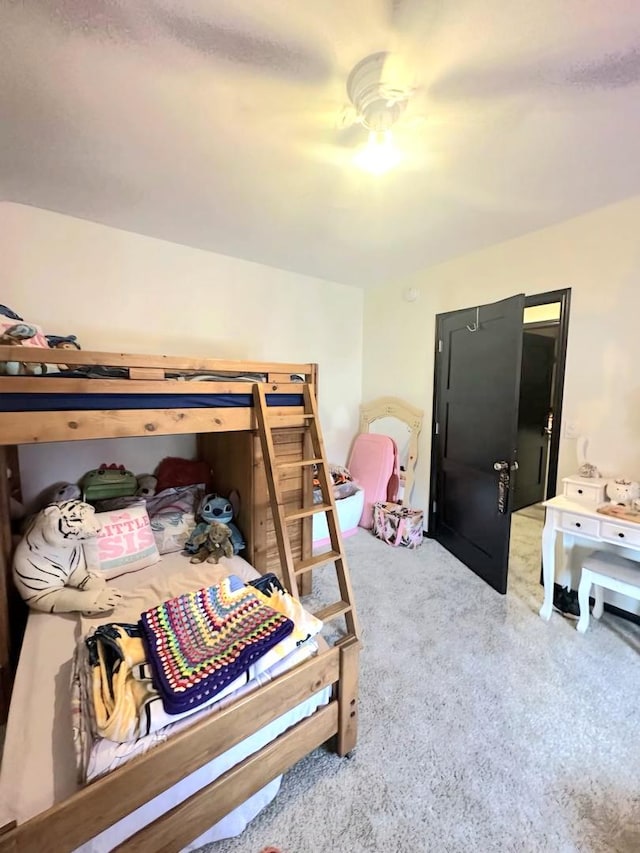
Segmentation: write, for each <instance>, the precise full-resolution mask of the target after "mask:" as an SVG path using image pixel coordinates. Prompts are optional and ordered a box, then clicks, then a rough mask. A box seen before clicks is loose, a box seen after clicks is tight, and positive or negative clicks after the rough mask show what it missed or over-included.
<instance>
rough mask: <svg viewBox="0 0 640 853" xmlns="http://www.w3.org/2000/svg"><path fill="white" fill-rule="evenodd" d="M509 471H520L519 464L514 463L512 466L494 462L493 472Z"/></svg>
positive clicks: (506, 463)
mask: <svg viewBox="0 0 640 853" xmlns="http://www.w3.org/2000/svg"><path fill="white" fill-rule="evenodd" d="M507 469H511V471H517V470H518V463H517V462H512V463H511V464H509V463H508V462H494V463H493V470H494V471H506V470H507Z"/></svg>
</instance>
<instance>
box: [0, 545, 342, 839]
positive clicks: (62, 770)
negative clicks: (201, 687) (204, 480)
mask: <svg viewBox="0 0 640 853" xmlns="http://www.w3.org/2000/svg"><path fill="white" fill-rule="evenodd" d="M227 574H235V575H237V576H238V577H239V578H241V579H242V580H243V581H245V582H247V581H250V580H253V579H254V578H256V577H258V573H257V572H256V571H255V570H254V569H253V568H252V567H251V566H250V565H249V563H247V562H246V561H245V560H243V559H242V558H241V557H232V558H229V559H227V558H223V559H222V560H221V561H220V565H219V566H215V565H211V564H207V563H203V564H201V565H192V564H191V563H189V561H188V560H187V559H186V558H185V557H184V556H182V555H181V554H168V555H165V556H164V557H163V558H162V559H161V561H160V562H159V563H157V564H156V565H154V566H150V567H148V568H146V569H143V570H142V571H140V572H136V573H134V574H129V575H124V576H122V577H120V578H117V579H115V580H113V581H110V583H111V584H113V585H115V586H119V587H121V588H122V589H123V590H125V591H126V593H127V595H126V612H125V614H124V615H125V618H129V619H130V618H131V617H130V614H131V613H132V612H135V611H136V609H137V607H139V606H141V602H142V600H143V599H144V601H147V600H148V595H149V590H151V591H152V595H153V596H154V597H156V598H157V601H158V602H160V601H162V600H165V599H166V598H169V597H171V596H172V595H175V594H176V589H178V590H179V591H180V592H189V591H192V590H196V589H200V588H202V587H204V586H209V585H211V584H214V583H217V582H219V581H220V580H221V579H222V577H224V576H225V575H227ZM142 590H144V595H142V593H140V594H139V591H142ZM138 612H140V610H138ZM93 621H94V619H93V618H87V617H82V618H80V617H79V614H68V615H62V614H48V613H39V612H31V613H30V614H29V619H28V623H27V628H26V632H25V636H24V642H23V646H22V650H21V654H20V662H19V666H18V671H17V673H16V679H15V685H14V691H13V695H12V700H11V709H10V712H9V719H8V723H7V731H6V738H5V745H4V753H3V760H2V768H1V771H0V826H2V825H4V824H5V823H8V822H9V821H12V820H15V821H16V822H17V823H18V824H20V823H23V822H24V821H26V820H28V819H29V818H31V817H33V816H35V815H36V814H38V813H40V812H42V811H44V810H46V809H47V808H50V807H51V806H53V805H55V804H56V803H58V802H61V801H62V800H64V799H66V798H67V797H69V796H71V795H72V794H74V793H75V792H76V791H77V790H78V789H79V787H80V786H79V782H78V769H77V762H76V754H75V746H74V736H73V734H74V733H73V730H72V713H71V698H70V686H71V678H72V658H73V652H74V648H75V646H76V644H77V642H78V640H79V639H80V638H81V637H82V636H84V635H85V634H86V629H87V626H88V624H89V623H91V622H93ZM109 621H125V619H124V618H121V615H120V606H119V608H118V610H117V611H115V612H114V613H111V614H106V615H105V614H102V615H100V616H99V617H95V624H96V625H97V624H100V623H104V622H109ZM315 641H316V642H317V644H318V646H319V647H320V649H323V648H326V646H325V645H324V642H323V641H322V639H321V638H320V637H319V636H318V637H316V638H315ZM275 674H277V672H276V673H274V676H275ZM329 699H330V689H329V688H326V689H325V690H322V691H320V692H318V693H316V694H315V695H313V696H311V697H310V698H309V699H307V700H306V701H304V702H302V703H301V704H300V705H298V706H296V707H295V708H293V709H291V710H290V711H288V712H286V713H285V714H283V715H281V716H280V717H278V718H277V719H275V720H273V721H272V722H271V723H269V724H268V725H267V726H264V727H263V728H262V729H260V730H259V731H257V732H255V733H254V734H253V735H251V736H250V737H249V738H246V739H245V740H244V741H241V742H240V743H239V744H237V745H236V746H234V747H233V748H231V749H229V750H227V751H226V752H225V753H223V754H222V755H219V756H217V757H216V758H215V759H213V760H212V761H210V762H209V763H207V764H206V765H204V766H203V767H201V768H200V769H199V770H197V771H195V772H194V773H192V774H190V775H189V776H187V777H185V778H184V779H182V780H181V781H180V782H179V783H178V784H176V785H174V786H173V787H171V788H169V789H168V790H166V791H164V792H163V793H162V794H160V795H159V796H157V797H155V798H154V799H153V800H150V801H149V802H147V803H145V804H144V805H143V806H141V807H140V808H138V809H136V810H134V811H132V812H131V813H130V814H129V815H127V816H126V817H125V818H123V819H122V820H120V821H118V822H117V823H116V824H114V825H113V826H112V827H110V828H109V829H107V830H105V831H104V832H102V833H100V835H98V836H96V837H95V838H93V839H91V840H90V841H88V842H86V843H85V844H83V845H82V847H80V848H78V850H80V851H82V853H106V851H109V850H112V849H113V847H114V846H117V845H118V844H119V843H121V842H122V841H124V840H125V839H126V838H128V837H129V836H130V835H131V834H133V833H134V832H137V831H138V830H139V829H141V828H142V827H144V826H146V825H147V824H148V823H150V822H152V821H153V820H155V819H156V818H157V817H159V816H160V815H161V814H164V813H165V812H166V811H168V810H169V809H171V808H173V807H174V806H175V805H177V804H178V803H180V802H182V801H183V800H185V799H187V798H188V797H189V796H191V795H192V794H193V793H195V792H196V791H198V790H199V789H200V788H202V787H204V786H205V785H207V784H209V783H210V782H212V781H213V780H215V779H216V778H218V777H219V776H220V775H222V774H223V773H225V772H226V771H227V770H229V769H230V768H231V767H233V766H234V765H235V764H237V763H238V762H240V761H242V760H243V759H244V758H246V757H247V756H249V755H251V754H252V753H254V752H256V751H258V750H259V749H261V748H262V747H263V746H265V745H266V744H267V743H269V742H270V741H272V740H274V739H275V738H276V737H278V735H280V734H281V733H282V732H283V731H285V730H286V729H288V728H290V727H291V726H292V725H295V724H296V723H297V722H299V721H300V720H302V719H304V718H305V717H307V716H310V715H311V714H313V713H314V712H315V711H316V710H317V708H319V707H320V706H321V705H324V704H327V702H328V701H329ZM230 701H233V697H229V698H228V700H227V701H225V703H224V704H228V703H229V702H230ZM212 713H215V711H212ZM195 717H196V718H197V717H199V715H198V714H196V715H195ZM158 735H160V733H158ZM161 739H162V738H161V737H159V738H158V740H161ZM123 746H124V747H125V749H124V750H123V752H124V753H126V752H127V748H126V747H128V745H123ZM279 786H280V777H278V778H277V779H274V780H273V781H272V782H270V783H269V784H268V785H267V786H265V788H263V789H262V790H261V791H258V792H257V793H256V794H254V795H253V796H252V797H250V798H249V799H248V800H247V801H246V802H245V803H243V804H242V805H241V806H239V807H238V808H236V809H234V810H233V811H232V812H230V813H229V814H228V815H227V816H226V817H225V818H223V819H222V820H221V821H219V823H218V824H216V825H215V826H214V827H211V828H210V829H209V830H207V832H206V833H204V834H203V835H202V836H200V837H199V838H198V839H195V840H194V841H193V842H192V843H191V844H190V845H188V847H186V848H184V849H185V850H193V849H195V848H197V847H199V846H201V845H203V844H205V843H209V842H211V841H217V840H220V839H222V838H227V837H231V836H233V835H237V834H239V833H240V832H242V830H243V829H244V828H245V827H246V825H247V823H248V822H249V821H250V820H251V819H252V818H253V817H255V815H256V814H257V813H258V812H259V811H260V810H261V809H262V808H264V806H266V805H267V804H268V803H269V802H270V801H271V800H272V799H273V798H274V797H275V795H276V794H277V792H278V789H279Z"/></svg>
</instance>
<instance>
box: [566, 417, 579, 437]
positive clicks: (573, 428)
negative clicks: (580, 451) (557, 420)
mask: <svg viewBox="0 0 640 853" xmlns="http://www.w3.org/2000/svg"><path fill="white" fill-rule="evenodd" d="M562 426H563V432H564V437H565V438H577V437H578V435H579V434H580V433H579V430H578V425H577V423H576V422H575V421H564V423H563V425H562Z"/></svg>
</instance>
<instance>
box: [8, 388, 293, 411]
mask: <svg viewBox="0 0 640 853" xmlns="http://www.w3.org/2000/svg"><path fill="white" fill-rule="evenodd" d="M266 399H267V405H268V406H283V407H290V406H302V405H303V402H304V401H303V396H302V394H288V393H283V394H267V395H266ZM252 407H253V395H252V394H251V393H249V394H240V393H237V394H214V393H211V394H190V393H188V392H187V393H171V394H139V393H127V394H117V393H105V394H95V393H88V394H85V393H81V394H73V393H68V392H65V391H62V392H58V393H48V392H46V391H45V392H41V391H39V392H37V393H31V392H20V391H18V392H15V393H6V392H3V393H2V394H0V412H86V411H111V410H117V409H230V408H242V409H247V408H252Z"/></svg>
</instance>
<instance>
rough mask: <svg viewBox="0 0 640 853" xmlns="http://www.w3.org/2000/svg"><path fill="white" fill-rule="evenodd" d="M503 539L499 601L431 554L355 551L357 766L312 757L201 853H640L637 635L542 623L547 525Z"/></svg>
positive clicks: (366, 540) (532, 524)
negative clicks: (506, 550) (232, 831)
mask: <svg viewBox="0 0 640 853" xmlns="http://www.w3.org/2000/svg"><path fill="white" fill-rule="evenodd" d="M513 527H514V530H513V536H512V557H511V565H510V586H509V592H508V594H507V595H506V596H500V595H498V594H497V593H495V592H493V590H491V589H490V588H489V587H488V586H486V585H485V584H484V583H483V582H482V581H480V580H479V579H478V578H477V577H475V575H473V574H472V573H471V572H470V571H469V570H468V569H466V568H465V567H464V566H462V565H461V564H460V563H459V562H458V561H457V560H456V559H455V558H454V557H452V556H451V555H450V554H448V552H446V551H445V550H444V549H442V548H441V547H440V546H439V545H437V544H436V543H434V542H432V541H429V540H425V543H424V545H423V546H422V547H421V548H419V549H418V550H416V551H406V550H399V549H398V550H396V549H393V548H390V547H389V546H387V545H384V544H383V543H382V542H379V541H378V540H376V539H374V538H373V537H372V536H371V535H370V534H368V533H366V532H364V531H361V532H359V533H358V535H357V536H355V537H354V538H352V539H350V540H347V543H346V547H347V552H348V555H349V559H350V565H351V571H352V576H353V583H354V587H355V591H356V600H357V603H358V606H359V614H360V619H361V622H362V628H363V635H364V636H363V639H364V650H363V653H362V658H361V662H362V669H361V701H360V734H359V744H358V749H357V751H356V753H355V756H354V757H353V758H352V759H350V760H349V759H339V758H337V757H336V756H335V755H333V754H331V753H329V752H327V751H325V750H324V749H320V750H316V751H315V752H314V753H312V754H311V755H310V756H308V757H307V758H306V759H304V760H303V761H301V762H300V763H299V764H298V765H296V767H294V768H293V769H292V770H291V771H289V773H287V774H286V775H285V777H284V780H283V784H282V789H281V792H280V794H279V795H278V797H276V799H275V800H274V802H273V803H271V805H270V806H268V807H267V808H266V809H265V810H264V811H263V812H262V813H261V814H260V815H259V816H258V817H257V818H256V819H255V820H254V821H253V823H252V824H251V825H250V826H249V827H248V828H247V830H246V831H245V832H244V833H243V834H242V835H241V836H239V837H238V838H236V839H230V840H228V841H224V842H221V843H219V844H216V845H212V846H211V847H210V848H203V851H204V850H209V851H211V853H232V851H233V853H236V851H242V853H245V851H246V853H258V851H260V850H261V848H262V847H264V846H266V845H268V844H273V845H277V846H278V847H280V848H281V849H282V851H283V853H325V851H331V853H364V851H367V853H368V852H369V851H385V853H418V851H434V853H436V851H437V853H441V852H443V853H449V851H450V852H451V853H457V851H482V853H490V851H525V853H529V851H530V852H531V853H533V851H553V853H565V851H566V853H568V851H585V853H586V852H587V851H588V853H596V852H597V851H615V853H636V852H637V851H640V710H639V708H638V707H637V706H636V702H638V701H639V699H640V694H639V691H638V684H639V683H640V629H638V627H636V626H635V625H630V624H629V623H626V622H624V621H623V620H621V619H618V618H616V617H613V616H609V615H607V614H605V616H604V617H603V619H602V620H601V622H600V623H594V622H593V621H592V623H591V627H590V629H589V631H588V633H587V634H586V635H585V636H580V635H579V634H578V633H577V632H576V631H575V622H571V621H569V620H565V619H563V618H562V617H561V616H559V615H557V614H554V616H553V617H552V619H551V622H550V623H548V624H545V623H544V622H542V621H541V620H540V618H539V617H538V615H537V611H538V608H539V606H540V603H541V593H542V590H541V587H540V586H539V584H538V578H539V566H540V547H539V542H540V529H541V526H540V523H539V522H538V521H536V520H535V519H532V518H527V517H519V516H518V517H515V519H514V525H513ZM327 572H330V570H327ZM317 574H318V577H317V579H316V580H315V587H314V592H316V591H319V592H324V591H325V590H324V587H325V583H326V581H323V580H322V579H321V578H320V573H317ZM326 577H327V575H326V574H324V573H323V578H326ZM322 597H323V598H324V597H325V596H324V595H323V596H322Z"/></svg>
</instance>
